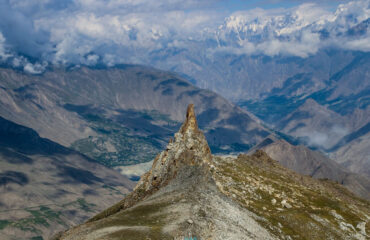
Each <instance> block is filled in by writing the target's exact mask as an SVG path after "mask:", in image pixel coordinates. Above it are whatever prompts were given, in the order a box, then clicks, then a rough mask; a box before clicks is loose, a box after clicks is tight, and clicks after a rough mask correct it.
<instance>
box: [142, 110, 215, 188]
mask: <svg viewBox="0 0 370 240" xmlns="http://www.w3.org/2000/svg"><path fill="white" fill-rule="evenodd" d="M211 161H212V155H211V151H210V149H209V146H208V143H207V141H206V138H205V136H204V134H203V133H202V132H201V131H200V130H199V128H198V124H197V120H196V117H195V112H194V105H193V104H190V105H189V106H188V109H187V112H186V119H185V122H184V123H183V125H182V126H181V128H180V130H179V132H177V133H176V134H175V139H174V140H173V141H172V140H171V141H170V142H169V144H168V145H167V148H166V150H164V151H163V152H161V153H160V154H158V156H157V157H156V158H155V160H154V162H153V166H152V168H151V170H149V172H147V173H146V174H144V175H143V176H142V177H141V179H140V181H139V183H138V184H137V186H136V188H135V190H138V189H141V190H144V191H151V190H153V189H156V188H159V187H160V186H163V185H166V184H167V183H168V182H169V181H170V180H171V179H173V178H175V177H176V175H177V173H178V172H179V171H181V168H182V167H185V166H199V167H204V168H205V169H208V165H209V164H210V162H211Z"/></svg>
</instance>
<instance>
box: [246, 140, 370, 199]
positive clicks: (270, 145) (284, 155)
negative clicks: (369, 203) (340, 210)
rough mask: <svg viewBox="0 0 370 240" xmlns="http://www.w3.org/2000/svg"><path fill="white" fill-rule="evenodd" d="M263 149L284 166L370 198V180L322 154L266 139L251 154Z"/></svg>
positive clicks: (303, 147)
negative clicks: (332, 182) (328, 180)
mask: <svg viewBox="0 0 370 240" xmlns="http://www.w3.org/2000/svg"><path fill="white" fill-rule="evenodd" d="M257 149H261V150H263V151H264V152H266V153H267V154H268V155H269V156H270V157H271V158H272V159H274V160H276V161H278V162H279V163H280V164H281V165H282V166H284V167H286V168H288V169H292V170H293V171H295V172H298V173H300V174H303V175H308V176H311V177H313V178H316V179H330V180H332V181H334V182H337V183H339V184H342V185H343V186H345V187H346V188H347V189H348V190H349V191H351V192H353V193H356V194H357V195H358V196H361V197H363V198H365V199H369V198H370V179H369V178H368V177H366V176H361V175H359V174H355V173H352V172H350V171H348V170H346V168H344V167H343V166H341V165H339V164H338V163H337V162H335V161H333V160H331V159H329V158H328V157H325V156H324V155H322V153H320V152H316V151H312V150H310V149H309V148H307V147H305V146H303V145H299V146H293V145H291V144H289V143H288V142H286V141H284V140H278V139H275V138H273V137H269V138H266V139H265V140H264V141H262V142H261V143H260V144H258V145H257V146H255V147H254V148H253V149H252V150H251V152H254V151H256V150H257Z"/></svg>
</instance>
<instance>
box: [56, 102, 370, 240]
mask: <svg viewBox="0 0 370 240" xmlns="http://www.w3.org/2000/svg"><path fill="white" fill-rule="evenodd" d="M368 206H369V203H368V202H366V201H364V200H359V199H357V198H356V197H354V196H353V195H351V194H350V193H349V192H348V191H346V190H345V189H343V187H341V186H340V185H338V184H335V183H333V182H329V181H323V182H321V181H318V180H315V179H312V178H311V177H308V176H302V175H299V174H297V173H294V172H292V171H290V170H288V169H286V168H284V167H282V166H281V165H279V164H278V162H276V161H275V160H273V159H271V158H270V157H269V156H268V155H267V154H266V153H265V152H264V151H262V150H258V151H256V152H255V153H254V154H253V155H242V154H241V155H239V156H212V155H211V152H210V149H209V147H208V144H207V142H206V140H205V137H204V135H203V133H202V132H201V131H200V130H199V129H198V126H197V120H196V118H195V114H194V107H193V105H189V107H188V110H187V114H186V120H185V122H184V124H183V125H182V127H181V128H180V130H179V132H178V133H176V134H175V139H174V140H171V141H170V143H169V144H168V146H167V148H166V149H165V150H164V151H163V152H161V153H160V154H159V155H158V156H157V157H156V159H155V160H154V161H153V166H152V168H151V170H149V171H148V172H147V173H146V174H144V175H143V176H142V177H141V179H140V181H139V183H138V184H137V186H136V187H135V189H134V191H133V192H132V193H131V194H129V195H128V196H127V197H125V198H124V199H123V200H122V201H121V202H119V203H118V204H116V205H114V206H113V207H111V208H109V209H107V210H105V211H103V212H102V213H100V214H99V215H97V216H95V217H94V218H92V219H91V220H90V221H88V222H87V223H85V224H82V225H80V226H77V227H75V228H73V229H70V230H68V231H67V232H65V233H63V234H61V235H60V236H59V237H58V239H62V240H77V239H78V240H98V239H114V240H116V239H117V240H118V239H125V240H129V239H135V240H137V239H171V240H173V239H175V240H176V239H178V240H180V239H184V238H190V239H191V238H193V239H194V238H196V239H211V240H223V239H235V240H239V239H243V240H244V239H303V238H308V239H346V238H348V239H365V238H364V237H366V234H367V232H366V229H365V231H363V228H362V227H361V229H355V228H354V227H353V228H350V227H347V228H346V229H344V228H343V229H341V228H340V227H339V225H338V224H337V223H336V222H333V221H332V215H330V212H331V211H333V210H337V214H338V215H340V216H342V217H343V219H341V222H343V224H342V225H343V226H354V224H360V225H359V226H362V225H363V222H365V221H366V219H367V216H369V215H370V213H369V211H368V209H369V208H368ZM353 216H356V217H355V218H353ZM356 226H357V225H356Z"/></svg>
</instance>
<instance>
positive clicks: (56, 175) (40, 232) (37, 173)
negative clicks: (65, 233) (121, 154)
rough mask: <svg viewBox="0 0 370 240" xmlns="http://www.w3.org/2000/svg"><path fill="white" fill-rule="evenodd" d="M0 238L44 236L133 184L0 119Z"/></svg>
mask: <svg viewBox="0 0 370 240" xmlns="http://www.w3.org/2000/svg"><path fill="white" fill-rule="evenodd" d="M0 187H1V188H0V235H1V239H4V240H6V239H49V238H50V237H51V236H52V235H54V234H55V233H56V232H58V231H61V230H63V229H66V228H68V227H70V226H73V225H75V224H79V223H81V222H83V221H85V220H86V219H88V218H90V217H91V216H93V215H94V214H96V213H98V212H100V211H101V210H103V209H104V208H106V207H108V206H110V205H112V204H113V203H115V202H117V201H118V200H120V199H122V197H123V196H125V194H127V193H128V192H129V191H131V189H132V188H133V183H132V182H131V181H130V180H128V179H127V178H125V177H124V176H122V175H120V174H119V173H117V172H115V171H113V170H111V169H108V168H106V167H104V166H102V165H100V164H97V163H96V162H94V161H93V160H91V159H88V158H87V157H85V156H83V155H81V154H80V153H77V152H75V151H73V150H70V149H68V148H65V147H63V146H61V145H59V144H57V143H55V142H52V141H50V140H48V139H45V138H41V137H40V136H39V135H38V134H37V133H36V132H35V131H34V130H32V129H30V128H26V127H23V126H20V125H18V124H15V123H13V122H10V121H8V120H6V119H4V118H1V117H0Z"/></svg>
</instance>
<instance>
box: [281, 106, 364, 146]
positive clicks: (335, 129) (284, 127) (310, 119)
mask: <svg viewBox="0 0 370 240" xmlns="http://www.w3.org/2000/svg"><path fill="white" fill-rule="evenodd" d="M359 111H360V110H359ZM369 118H370V114H367V116H366V118H365V119H361V118H357V117H356V118H353V117H351V118H349V117H346V116H342V115H340V114H338V113H336V112H334V111H332V110H330V109H328V108H327V107H324V106H322V105H320V104H318V103H317V102H316V101H315V100H313V99H307V100H306V101H305V102H304V104H303V105H301V106H300V107H299V108H298V109H296V110H295V111H293V112H292V113H290V114H289V115H287V116H286V117H284V118H283V119H281V120H280V121H279V122H278V123H277V125H276V129H277V130H279V131H282V132H284V133H286V134H289V135H291V136H294V137H297V138H300V139H301V141H302V142H305V143H306V144H307V145H309V146H311V147H317V148H321V149H324V150H325V149H326V150H328V149H330V148H332V147H333V146H334V145H335V144H337V143H338V141H339V139H341V138H343V137H344V136H346V135H347V134H349V133H351V132H353V131H354V130H356V127H358V126H362V125H364V124H366V123H367V122H368V121H369V120H370V119H369Z"/></svg>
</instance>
